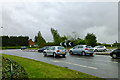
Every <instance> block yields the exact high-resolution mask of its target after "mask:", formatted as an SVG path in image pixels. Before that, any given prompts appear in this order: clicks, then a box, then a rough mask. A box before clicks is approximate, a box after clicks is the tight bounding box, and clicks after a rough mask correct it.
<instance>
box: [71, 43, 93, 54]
mask: <svg viewBox="0 0 120 80" xmlns="http://www.w3.org/2000/svg"><path fill="white" fill-rule="evenodd" d="M69 53H70V55H73V54H80V55H82V56H85V55H91V56H92V55H93V54H94V49H93V48H92V47H91V46H87V45H77V46H75V47H73V48H72V49H70V50H69Z"/></svg>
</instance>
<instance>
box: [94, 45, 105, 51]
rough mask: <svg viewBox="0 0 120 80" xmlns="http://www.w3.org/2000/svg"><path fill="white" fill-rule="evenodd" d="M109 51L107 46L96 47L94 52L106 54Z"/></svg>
mask: <svg viewBox="0 0 120 80" xmlns="http://www.w3.org/2000/svg"><path fill="white" fill-rule="evenodd" d="M105 51H107V49H106V47H105V46H95V47H94V52H105Z"/></svg>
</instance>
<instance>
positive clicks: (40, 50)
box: [38, 46, 49, 52]
mask: <svg viewBox="0 0 120 80" xmlns="http://www.w3.org/2000/svg"><path fill="white" fill-rule="evenodd" d="M48 47H49V46H45V47H43V48H40V49H38V52H43V51H44V50H46V49H47V48H48Z"/></svg>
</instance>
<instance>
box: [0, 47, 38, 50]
mask: <svg viewBox="0 0 120 80" xmlns="http://www.w3.org/2000/svg"><path fill="white" fill-rule="evenodd" d="M21 47H22V46H3V47H0V49H3V50H5V49H21ZM26 47H27V49H39V48H38V47H29V46H26Z"/></svg>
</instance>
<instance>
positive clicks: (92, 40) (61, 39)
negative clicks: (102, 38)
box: [35, 28, 97, 47]
mask: <svg viewBox="0 0 120 80" xmlns="http://www.w3.org/2000/svg"><path fill="white" fill-rule="evenodd" d="M51 34H52V36H53V40H54V42H48V43H46V41H45V39H44V38H43V37H42V35H41V33H40V31H39V32H38V36H35V42H36V43H37V44H38V46H39V47H42V46H45V45H60V43H62V44H63V46H65V45H64V43H65V40H67V43H66V44H67V45H68V44H69V42H71V46H75V45H80V44H82V45H85V44H86V45H90V46H96V45H97V40H96V36H95V35H94V34H93V33H88V34H87V35H86V36H85V39H81V38H80V37H79V36H78V35H76V32H73V34H74V36H73V37H72V36H71V35H69V36H65V35H64V36H60V35H59V33H58V31H57V30H55V29H54V28H51Z"/></svg>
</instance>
